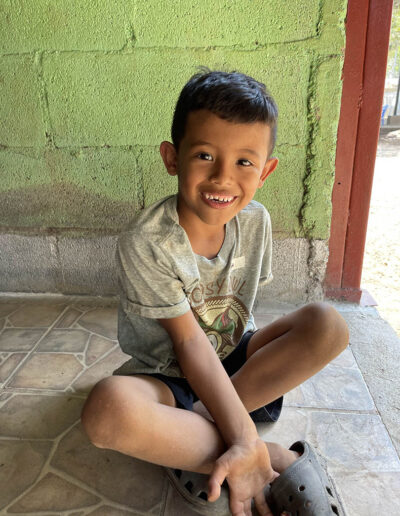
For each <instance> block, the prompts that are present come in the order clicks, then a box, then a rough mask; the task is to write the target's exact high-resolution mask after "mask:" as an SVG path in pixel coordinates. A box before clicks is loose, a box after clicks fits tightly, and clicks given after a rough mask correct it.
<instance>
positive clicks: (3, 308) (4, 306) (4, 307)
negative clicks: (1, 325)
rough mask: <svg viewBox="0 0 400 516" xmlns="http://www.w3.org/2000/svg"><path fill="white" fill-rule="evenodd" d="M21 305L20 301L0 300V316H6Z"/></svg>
mask: <svg viewBox="0 0 400 516" xmlns="http://www.w3.org/2000/svg"><path fill="white" fill-rule="evenodd" d="M20 306H21V303H18V302H15V303H12V302H6V303H3V302H0V318H3V317H6V316H8V315H10V314H12V313H13V312H15V311H16V310H17V309H18V308H19V307H20Z"/></svg>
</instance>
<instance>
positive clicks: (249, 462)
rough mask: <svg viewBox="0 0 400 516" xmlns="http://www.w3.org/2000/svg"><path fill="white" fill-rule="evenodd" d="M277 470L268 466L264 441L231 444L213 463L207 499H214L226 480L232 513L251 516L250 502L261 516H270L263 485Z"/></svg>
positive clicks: (268, 481) (277, 474)
mask: <svg viewBox="0 0 400 516" xmlns="http://www.w3.org/2000/svg"><path fill="white" fill-rule="evenodd" d="M278 476H279V473H277V472H276V471H274V470H273V469H272V467H271V462H270V458H269V454H268V449H267V446H266V444H265V443H264V442H263V441H262V440H261V439H257V440H256V441H252V442H239V443H235V444H233V445H232V446H231V447H230V448H229V449H228V450H227V451H226V452H225V453H224V454H223V455H221V457H219V458H218V459H217V460H216V462H215V467H214V470H213V472H212V474H211V476H210V480H209V484H208V487H209V492H208V501H209V502H214V501H215V500H217V498H219V496H220V494H221V485H222V483H223V481H224V480H225V478H226V480H227V482H228V484H229V491H230V496H229V498H230V503H229V505H230V510H231V513H232V514H233V516H251V514H252V513H251V501H252V499H253V498H254V501H255V506H256V508H257V511H258V512H259V514H260V515H261V516H272V512H271V511H270V509H269V507H268V505H267V503H266V501H265V496H264V488H265V486H266V485H267V484H269V483H271V482H273V481H274V480H275V478H277V477H278Z"/></svg>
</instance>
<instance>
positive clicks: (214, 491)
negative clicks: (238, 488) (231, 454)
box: [208, 463, 228, 502]
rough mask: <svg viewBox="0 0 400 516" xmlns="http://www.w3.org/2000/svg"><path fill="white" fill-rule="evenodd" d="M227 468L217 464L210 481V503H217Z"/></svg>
mask: <svg viewBox="0 0 400 516" xmlns="http://www.w3.org/2000/svg"><path fill="white" fill-rule="evenodd" d="M227 473H228V472H227V471H226V468H225V467H224V466H222V465H221V464H218V463H217V464H216V465H215V467H214V469H213V472H212V473H211V475H210V479H209V481H208V501H209V502H215V500H217V499H218V498H219V496H220V494H221V485H222V483H223V481H224V480H225V478H226V475H227Z"/></svg>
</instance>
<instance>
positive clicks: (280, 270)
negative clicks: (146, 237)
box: [0, 234, 328, 303]
mask: <svg viewBox="0 0 400 516" xmlns="http://www.w3.org/2000/svg"><path fill="white" fill-rule="evenodd" d="M116 240H117V237H116V236H97V237H93V238H66V237H62V238H61V237H58V236H23V235H15V234H1V235H0V292H3V293H6V292H15V293H54V294H64V295H78V296H80V295H85V296H87V295H89V296H102V297H104V296H111V297H112V296H115V295H116V294H117V277H116V271H115V247H116ZM273 249H274V250H273V274H274V279H273V281H272V282H271V283H270V284H269V285H268V286H267V287H265V288H264V289H263V290H262V292H260V296H259V302H263V303H264V302H268V301H269V300H271V301H275V300H279V301H287V302H292V303H293V302H304V301H314V300H320V299H322V298H323V290H322V283H323V280H324V276H325V269H326V262H327V257H328V244H327V241H325V240H307V239H304V238H288V239H285V240H274V248H273Z"/></svg>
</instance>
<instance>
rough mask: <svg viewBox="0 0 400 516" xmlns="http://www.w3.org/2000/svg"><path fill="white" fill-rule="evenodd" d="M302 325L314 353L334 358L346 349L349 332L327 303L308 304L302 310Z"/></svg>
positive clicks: (341, 319) (344, 323) (339, 316)
mask: <svg viewBox="0 0 400 516" xmlns="http://www.w3.org/2000/svg"><path fill="white" fill-rule="evenodd" d="M302 312H303V313H302V318H301V319H302V324H303V325H304V328H305V331H306V332H307V334H308V335H309V336H310V337H311V338H310V344H311V345H312V346H313V348H314V349H315V351H316V352H319V353H324V354H329V355H330V356H332V357H334V356H337V355H338V354H339V353H341V352H342V351H343V350H344V349H346V347H347V345H348V343H349V331H348V328H347V324H346V322H345V320H344V319H343V317H342V316H341V315H340V314H339V312H337V310H335V308H333V306H331V305H328V304H327V303H310V304H309V305H306V306H305V307H303V308H302Z"/></svg>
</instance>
